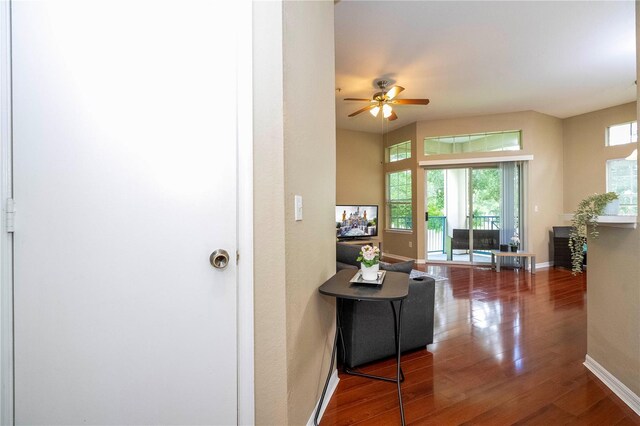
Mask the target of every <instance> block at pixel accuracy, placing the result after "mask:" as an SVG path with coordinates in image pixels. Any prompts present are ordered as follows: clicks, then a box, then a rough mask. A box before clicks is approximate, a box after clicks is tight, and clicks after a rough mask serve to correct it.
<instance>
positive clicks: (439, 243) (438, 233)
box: [427, 216, 447, 253]
mask: <svg viewBox="0 0 640 426" xmlns="http://www.w3.org/2000/svg"><path fill="white" fill-rule="evenodd" d="M446 231H447V217H446V216H429V222H427V252H429V253H434V252H441V253H444V252H445V251H444V248H445V244H444V239H445V237H446V235H447V233H446Z"/></svg>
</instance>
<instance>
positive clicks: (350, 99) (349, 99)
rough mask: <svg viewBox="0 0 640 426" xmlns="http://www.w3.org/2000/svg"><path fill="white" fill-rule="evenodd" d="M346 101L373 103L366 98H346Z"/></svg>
mask: <svg viewBox="0 0 640 426" xmlns="http://www.w3.org/2000/svg"><path fill="white" fill-rule="evenodd" d="M343 100H345V101H363V102H373V101H372V100H371V99H364V98H344V99H343Z"/></svg>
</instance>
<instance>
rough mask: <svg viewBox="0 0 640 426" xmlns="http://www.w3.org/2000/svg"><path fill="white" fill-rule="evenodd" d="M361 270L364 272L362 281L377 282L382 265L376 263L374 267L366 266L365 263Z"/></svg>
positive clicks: (362, 264)
mask: <svg viewBox="0 0 640 426" xmlns="http://www.w3.org/2000/svg"><path fill="white" fill-rule="evenodd" d="M360 269H361V270H362V279H363V280H365V281H375V280H377V279H378V270H379V269H380V264H379V263H376V264H375V265H373V266H365V264H364V263H360Z"/></svg>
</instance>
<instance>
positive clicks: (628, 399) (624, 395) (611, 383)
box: [584, 355, 640, 416]
mask: <svg viewBox="0 0 640 426" xmlns="http://www.w3.org/2000/svg"><path fill="white" fill-rule="evenodd" d="M584 366H585V367H587V369H589V371H591V372H592V373H593V374H594V375H595V376H596V377H597V378H598V379H600V381H602V383H604V384H605V385H606V386H607V387H608V388H609V389H611V391H612V392H613V393H615V394H616V395H617V396H618V398H620V399H621V400H622V401H623V402H624V403H625V404H627V405H628V406H629V407H630V408H631V409H632V410H633V411H635V412H636V414H638V415H639V416H640V397H639V396H638V395H636V394H635V393H633V391H632V390H631V389H629V388H628V387H626V386H625V384H624V383H622V382H621V381H620V380H618V379H617V378H616V376H614V375H613V374H611V373H609V372H608V371H607V369H605V368H604V367H603V366H601V365H600V364H598V362H597V361H596V360H594V359H593V358H591V357H590V356H589V355H587V356H586V358H585V360H584Z"/></svg>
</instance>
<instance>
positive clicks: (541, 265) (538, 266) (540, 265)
mask: <svg viewBox="0 0 640 426" xmlns="http://www.w3.org/2000/svg"><path fill="white" fill-rule="evenodd" d="M552 266H553V262H551V261H549V262H542V263H536V269H543V268H551V267H552ZM529 269H531V267H529Z"/></svg>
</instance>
